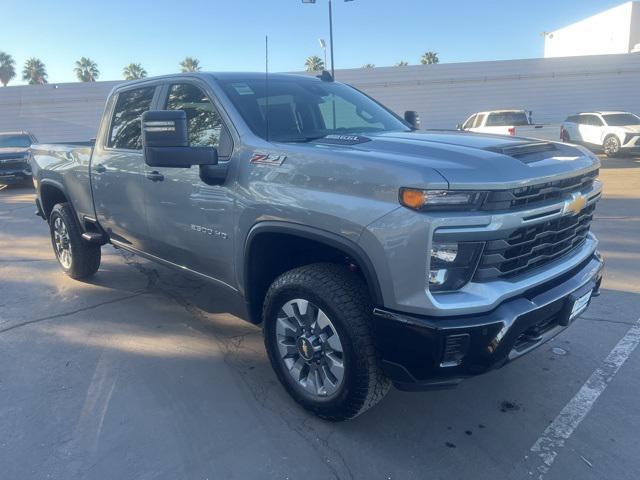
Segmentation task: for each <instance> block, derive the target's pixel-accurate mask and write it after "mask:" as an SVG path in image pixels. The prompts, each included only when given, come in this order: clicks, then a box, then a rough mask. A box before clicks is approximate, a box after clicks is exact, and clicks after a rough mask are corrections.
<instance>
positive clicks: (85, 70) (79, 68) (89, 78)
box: [73, 57, 100, 82]
mask: <svg viewBox="0 0 640 480" xmlns="http://www.w3.org/2000/svg"><path fill="white" fill-rule="evenodd" d="M73 70H74V72H76V77H78V80H80V81H81V82H95V81H96V80H97V79H98V77H99V76H100V70H98V64H97V63H96V62H94V61H93V60H91V59H90V58H87V57H82V58H80V60H78V61H77V62H76V68H74V69H73Z"/></svg>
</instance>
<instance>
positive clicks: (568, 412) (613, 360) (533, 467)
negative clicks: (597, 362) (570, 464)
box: [528, 318, 640, 480]
mask: <svg viewBox="0 0 640 480" xmlns="http://www.w3.org/2000/svg"><path fill="white" fill-rule="evenodd" d="M638 343H640V318H639V319H638V320H637V321H636V322H635V323H634V324H633V325H632V326H631V328H630V329H629V330H628V331H627V333H626V334H625V335H624V337H622V339H621V340H620V341H619V342H618V343H617V345H616V346H615V347H613V350H611V352H610V353H609V355H608V356H607V358H605V360H604V362H603V363H602V365H601V366H600V367H599V368H598V369H597V370H596V371H595V372H593V373H592V374H591V376H590V377H589V379H588V380H587V381H586V382H585V383H584V385H582V388H580V390H579V391H578V393H577V394H576V395H575V396H574V397H573V398H572V399H571V400H570V401H569V403H567V404H566V405H565V407H564V408H563V409H562V411H561V412H560V414H559V415H558V416H557V417H556V418H555V419H554V420H553V422H551V424H550V425H549V426H548V427H547V428H546V429H545V431H544V432H543V433H542V435H541V436H540V438H538V440H536V442H535V443H534V444H533V446H532V447H531V453H532V454H533V455H531V456H530V457H529V458H528V466H529V474H530V475H535V474H537V475H538V477H537V478H538V480H542V479H543V478H544V476H545V475H546V474H547V473H548V472H549V470H550V469H551V466H552V465H553V462H554V460H555V458H556V457H557V455H558V450H559V449H561V448H562V447H563V446H564V444H565V441H566V440H567V439H568V438H569V437H570V436H571V435H572V434H573V432H574V430H575V429H576V428H577V427H578V425H580V422H582V420H584V418H585V417H586V416H587V414H588V413H589V411H590V410H591V408H592V407H593V405H594V404H595V402H596V400H598V397H599V396H600V395H602V392H604V391H605V389H606V388H607V385H608V384H609V383H610V382H611V380H612V379H613V377H614V376H615V375H616V373H617V372H618V370H620V367H622V365H624V363H625V362H626V361H627V359H628V358H629V357H630V356H631V354H632V353H633V351H634V350H635V348H636V347H637V346H638Z"/></svg>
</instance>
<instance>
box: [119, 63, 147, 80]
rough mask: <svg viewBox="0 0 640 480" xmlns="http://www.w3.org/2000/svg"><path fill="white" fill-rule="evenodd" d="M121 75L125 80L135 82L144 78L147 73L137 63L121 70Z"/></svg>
mask: <svg viewBox="0 0 640 480" xmlns="http://www.w3.org/2000/svg"><path fill="white" fill-rule="evenodd" d="M122 75H123V76H124V79H125V80H137V79H139V78H146V76H147V71H146V70H145V69H144V68H142V65H140V64H139V63H130V64H129V65H127V66H126V67H124V69H123V70H122Z"/></svg>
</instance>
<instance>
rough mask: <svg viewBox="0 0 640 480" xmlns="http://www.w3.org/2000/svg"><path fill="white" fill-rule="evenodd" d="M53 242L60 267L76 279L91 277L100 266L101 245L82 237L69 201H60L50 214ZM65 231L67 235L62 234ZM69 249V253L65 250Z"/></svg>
mask: <svg viewBox="0 0 640 480" xmlns="http://www.w3.org/2000/svg"><path fill="white" fill-rule="evenodd" d="M49 230H50V233H51V244H52V246H53V251H54V253H55V254H56V258H57V260H58V263H59V264H60V267H62V270H63V271H64V273H66V274H67V275H69V276H70V277H71V278H74V279H77V280H79V279H83V278H87V277H90V276H91V275H93V274H94V273H96V272H97V271H98V268H100V259H101V249H100V245H97V244H94V243H89V242H87V241H86V240H85V239H84V238H82V232H81V231H80V227H79V225H78V222H77V221H76V218H75V214H74V212H73V210H72V208H71V206H70V205H69V204H68V203H58V204H56V205H55V206H54V207H53V209H52V210H51V214H50V215H49ZM61 233H64V234H65V235H64V236H63V235H61ZM65 250H68V253H66V252H65Z"/></svg>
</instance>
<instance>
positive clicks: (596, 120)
mask: <svg viewBox="0 0 640 480" xmlns="http://www.w3.org/2000/svg"><path fill="white" fill-rule="evenodd" d="M590 125H593V126H594V127H602V126H603V125H604V122H603V121H602V120H600V117H598V116H596V115H591V123H590Z"/></svg>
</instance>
